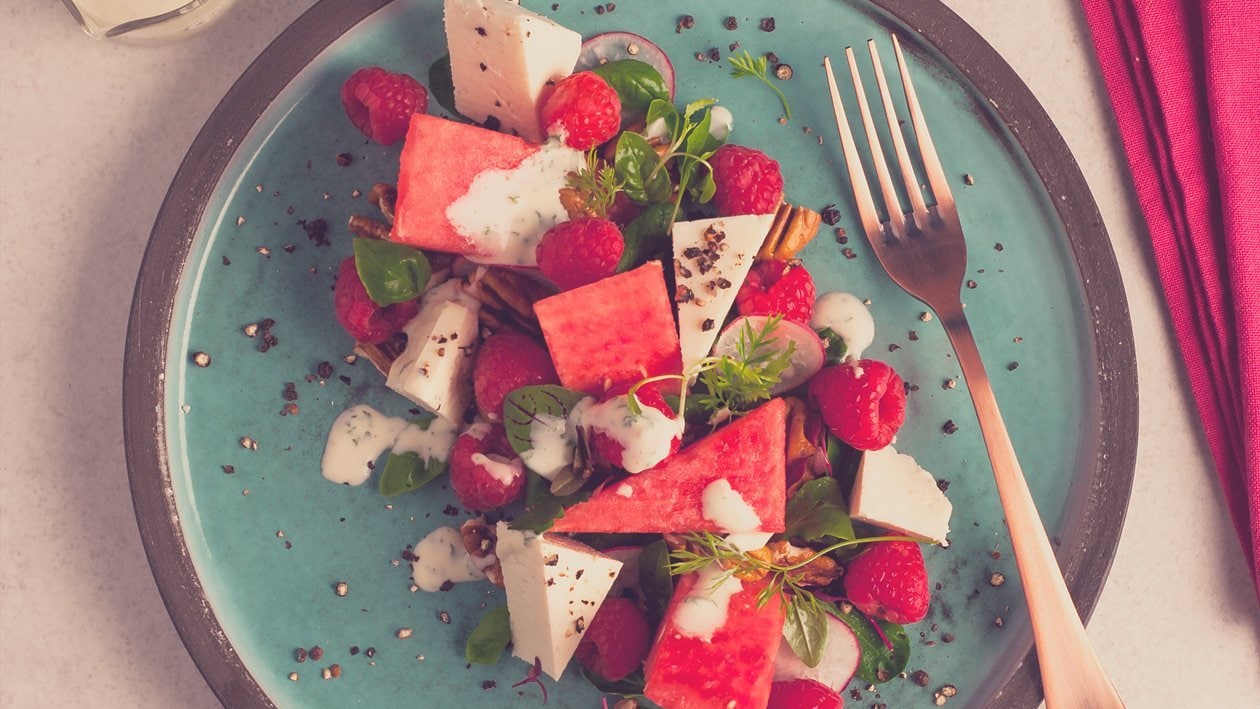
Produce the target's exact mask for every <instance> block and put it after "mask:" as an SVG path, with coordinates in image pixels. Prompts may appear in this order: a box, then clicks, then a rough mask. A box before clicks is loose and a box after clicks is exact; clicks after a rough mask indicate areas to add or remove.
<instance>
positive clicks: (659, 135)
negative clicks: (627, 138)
mask: <svg viewBox="0 0 1260 709" xmlns="http://www.w3.org/2000/svg"><path fill="white" fill-rule="evenodd" d="M643 137H644V138H647V139H648V140H652V139H653V138H655V139H657V140H659V141H661V142H665V141H667V140H669V126H668V125H666V124H665V119H664V118H656V119H653V120H652V122H651V123H649V124H647V125H646V126H644V127H643Z"/></svg>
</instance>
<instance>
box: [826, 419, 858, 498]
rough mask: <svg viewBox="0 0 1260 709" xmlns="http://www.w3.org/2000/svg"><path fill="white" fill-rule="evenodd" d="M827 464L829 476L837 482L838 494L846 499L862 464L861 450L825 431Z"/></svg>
mask: <svg viewBox="0 0 1260 709" xmlns="http://www.w3.org/2000/svg"><path fill="white" fill-rule="evenodd" d="M827 464H828V465H830V466H831V477H832V478H834V479H835V481H836V482H837V483H838V484H839V487H840V494H841V495H844V496H845V498H846V499H847V498H848V496H849V494H850V493H851V492H852V490H853V483H854V481H856V480H857V470H858V466H859V465H861V464H862V451H860V450H858V449H856V448H854V447H853V446H850V445H849V444H848V443H845V442H844V441H842V440H840V439H839V438H836V436H835V434H833V433H831V432H830V431H829V432H827Z"/></svg>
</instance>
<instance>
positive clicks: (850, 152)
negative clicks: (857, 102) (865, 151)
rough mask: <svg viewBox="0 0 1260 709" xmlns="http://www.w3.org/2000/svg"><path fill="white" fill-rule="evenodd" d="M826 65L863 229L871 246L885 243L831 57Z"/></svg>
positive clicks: (838, 129)
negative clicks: (837, 85) (832, 68)
mask: <svg viewBox="0 0 1260 709" xmlns="http://www.w3.org/2000/svg"><path fill="white" fill-rule="evenodd" d="M823 67H824V68H826V70H827V87H828V88H829V89H830V90H831V109H832V111H833V112H834V113H835V114H836V130H837V131H839V133H840V147H841V149H842V150H843V151H844V164H845V167H846V168H848V171H849V182H850V184H851V185H852V186H853V196H854V198H855V201H856V202H857V208H858V218H859V219H860V220H861V221H862V230H863V231H865V232H866V238H867V240H869V241H870V243H871V245H872V246H878V245H879V244H882V243H883V240H882V238H881V236H880V235H881V232H882V229H881V228H880V225H879V213H878V212H876V211H875V200H874V199H873V198H872V197H871V188H870V185H868V184H867V182H866V171H865V170H863V169H862V158H861V157H860V156H859V155H858V151H857V145H855V144H854V142H853V132H852V131H850V130H849V119H848V117H847V116H846V115H845V112H844V103H843V102H842V101H841V100H840V89H838V88H837V87H836V75H835V74H834V73H833V72H832V71H831V57H823Z"/></svg>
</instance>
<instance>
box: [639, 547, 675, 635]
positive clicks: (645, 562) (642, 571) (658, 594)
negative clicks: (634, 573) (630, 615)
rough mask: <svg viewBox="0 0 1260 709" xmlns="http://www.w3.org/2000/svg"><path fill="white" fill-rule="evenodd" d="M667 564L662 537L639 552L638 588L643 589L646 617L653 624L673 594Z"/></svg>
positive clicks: (662, 615)
mask: <svg viewBox="0 0 1260 709" xmlns="http://www.w3.org/2000/svg"><path fill="white" fill-rule="evenodd" d="M669 564H670V558H669V547H668V546H666V544H665V540H664V539H658V540H656V541H654V542H652V543H651V544H648V545H647V546H645V547H643V552H642V553H641V554H639V588H640V589H642V590H643V598H644V600H646V601H647V611H648V617H649V618H651V619H652V622H653V625H655V624H656V623H657V622H659V621H660V619H661V618H662V617H664V615H665V608H666V607H668V606H669V599H670V597H672V596H673V595H674V578H673V575H672V574H671V573H670V570H669Z"/></svg>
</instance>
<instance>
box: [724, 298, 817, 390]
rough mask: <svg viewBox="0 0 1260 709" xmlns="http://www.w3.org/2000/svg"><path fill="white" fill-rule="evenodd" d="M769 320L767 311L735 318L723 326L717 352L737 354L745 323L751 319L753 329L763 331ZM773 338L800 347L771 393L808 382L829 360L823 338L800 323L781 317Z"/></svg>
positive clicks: (775, 327) (750, 323)
mask: <svg viewBox="0 0 1260 709" xmlns="http://www.w3.org/2000/svg"><path fill="white" fill-rule="evenodd" d="M769 320H770V318H769V317H768V316H765V315H745V316H741V317H738V318H735V319H734V320H732V321H731V324H730V325H727V326H726V328H725V329H724V330H722V334H720V335H718V339H717V342H716V343H715V344H714V345H713V354H715V355H719V356H721V355H734V354H735V352H736V347H737V345H738V343H739V336H740V333H741V332H742V331H743V328H744V323H748V325H749V326H751V327H752V330H753V332H761V330H762V329H763V328H765V326H766V323H767V322H768V321H769ZM771 339H772V340H773V341H778V342H783V341H785V340H786V341H787V342H792V343H795V344H796V350H795V352H793V353H792V363H791V364H790V365H788V368H787V369H785V370H784V371H783V374H782V375H780V377H779V382H778V383H777V384H775V385H774V386H772V387H770V393H771V394H776V395H777V394H782V393H783V392H785V391H791V390H792V389H795V388H796V387H798V386H800V385H802V384H804V383H805V382H807V381H809V380H810V378H812V377H813V376H814V375H815V374H817V373H818V372H819V371H820V370H821V369H822V368H823V365H824V364H826V362H827V349H826V347H825V346H824V345H823V341H822V340H821V339H820V338H819V337H818V334H817V333H816V332H814V331H813V330H811V329H809V328H808V327H806V326H804V325H802V324H800V323H796V322H792V321H791V320H779V322H778V323H777V324H776V325H775V326H774V330H773V331H772V332H771ZM782 346H783V347H786V346H787V345H786V344H784V345H782Z"/></svg>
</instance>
